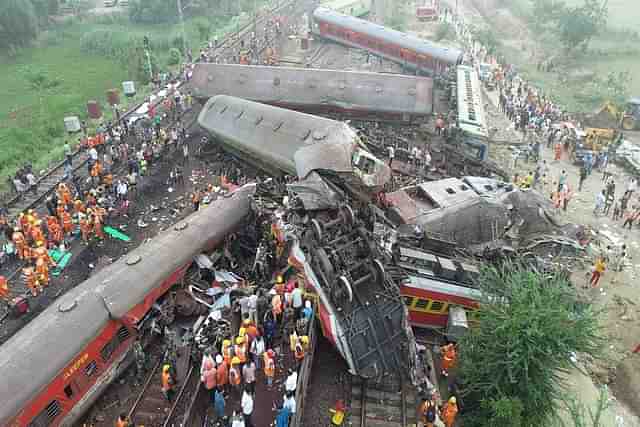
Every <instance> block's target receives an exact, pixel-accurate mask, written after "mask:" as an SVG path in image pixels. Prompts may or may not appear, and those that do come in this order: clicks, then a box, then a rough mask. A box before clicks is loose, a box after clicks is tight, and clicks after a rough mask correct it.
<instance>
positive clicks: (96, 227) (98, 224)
mask: <svg viewBox="0 0 640 427" xmlns="http://www.w3.org/2000/svg"><path fill="white" fill-rule="evenodd" d="M92 223H93V232H94V233H95V234H96V237H97V238H98V239H100V240H104V232H103V231H102V219H101V218H100V215H99V214H98V213H97V212H93V220H92Z"/></svg>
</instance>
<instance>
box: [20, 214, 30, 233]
mask: <svg viewBox="0 0 640 427" xmlns="http://www.w3.org/2000/svg"><path fill="white" fill-rule="evenodd" d="M18 224H19V225H20V229H22V230H24V228H25V227H28V225H29V220H28V219H27V216H26V215H25V214H24V212H20V215H19V216H18Z"/></svg>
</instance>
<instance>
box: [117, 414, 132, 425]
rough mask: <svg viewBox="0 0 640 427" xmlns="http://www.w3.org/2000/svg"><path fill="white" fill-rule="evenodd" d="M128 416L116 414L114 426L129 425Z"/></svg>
mask: <svg viewBox="0 0 640 427" xmlns="http://www.w3.org/2000/svg"><path fill="white" fill-rule="evenodd" d="M129 426H130V424H129V417H127V414H124V413H122V414H120V415H119V416H118V419H117V420H116V427H129Z"/></svg>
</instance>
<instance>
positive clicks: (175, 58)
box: [167, 47, 182, 65]
mask: <svg viewBox="0 0 640 427" xmlns="http://www.w3.org/2000/svg"><path fill="white" fill-rule="evenodd" d="M180 62H182V53H180V50H179V49H176V48H175V47H172V48H171V50H169V59H168V60H167V64H169V65H178V64H179V63H180Z"/></svg>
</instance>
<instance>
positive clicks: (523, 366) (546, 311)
mask: <svg viewBox="0 0 640 427" xmlns="http://www.w3.org/2000/svg"><path fill="white" fill-rule="evenodd" d="M480 289H481V290H482V292H483V294H484V295H485V296H486V297H485V300H484V301H483V303H482V304H481V307H480V310H479V316H478V326H477V327H475V328H474V329H472V330H471V331H470V332H469V334H468V335H467V336H465V337H464V339H463V340H462V342H461V343H460V349H461V352H460V362H461V366H460V369H461V376H462V378H463V379H464V384H463V386H462V393H463V395H464V396H466V398H465V402H466V408H465V414H464V425H465V426H482V427H485V426H486V427H494V426H496V425H501V426H502V425H513V426H515V425H519V426H522V427H534V426H535V427H537V426H539V425H545V424H547V425H548V423H549V422H550V421H551V420H552V419H553V418H554V417H555V416H556V415H557V414H558V402H560V401H561V397H562V395H563V392H564V388H563V382H562V380H561V374H562V373H563V372H566V371H567V370H568V369H569V368H571V367H572V362H571V355H572V354H574V353H585V354H589V355H592V356H598V354H599V351H600V349H601V345H602V340H601V338H600V335H599V323H598V316H597V314H596V313H595V312H593V311H592V310H591V309H590V307H586V306H583V305H582V304H580V303H579V302H578V300H577V298H576V295H575V293H574V292H573V290H572V288H571V287H570V286H569V283H568V281H567V279H566V278H564V277H562V276H551V277H547V276H543V275H541V274H538V273H535V272H533V271H530V270H528V269H526V268H525V267H521V266H518V265H508V266H506V267H505V268H503V269H500V270H498V269H493V268H488V269H485V270H484V271H483V273H482V275H481V279H480ZM518 419H520V421H518V424H513V423H514V422H516V420H518ZM504 423H507V424H504Z"/></svg>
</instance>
